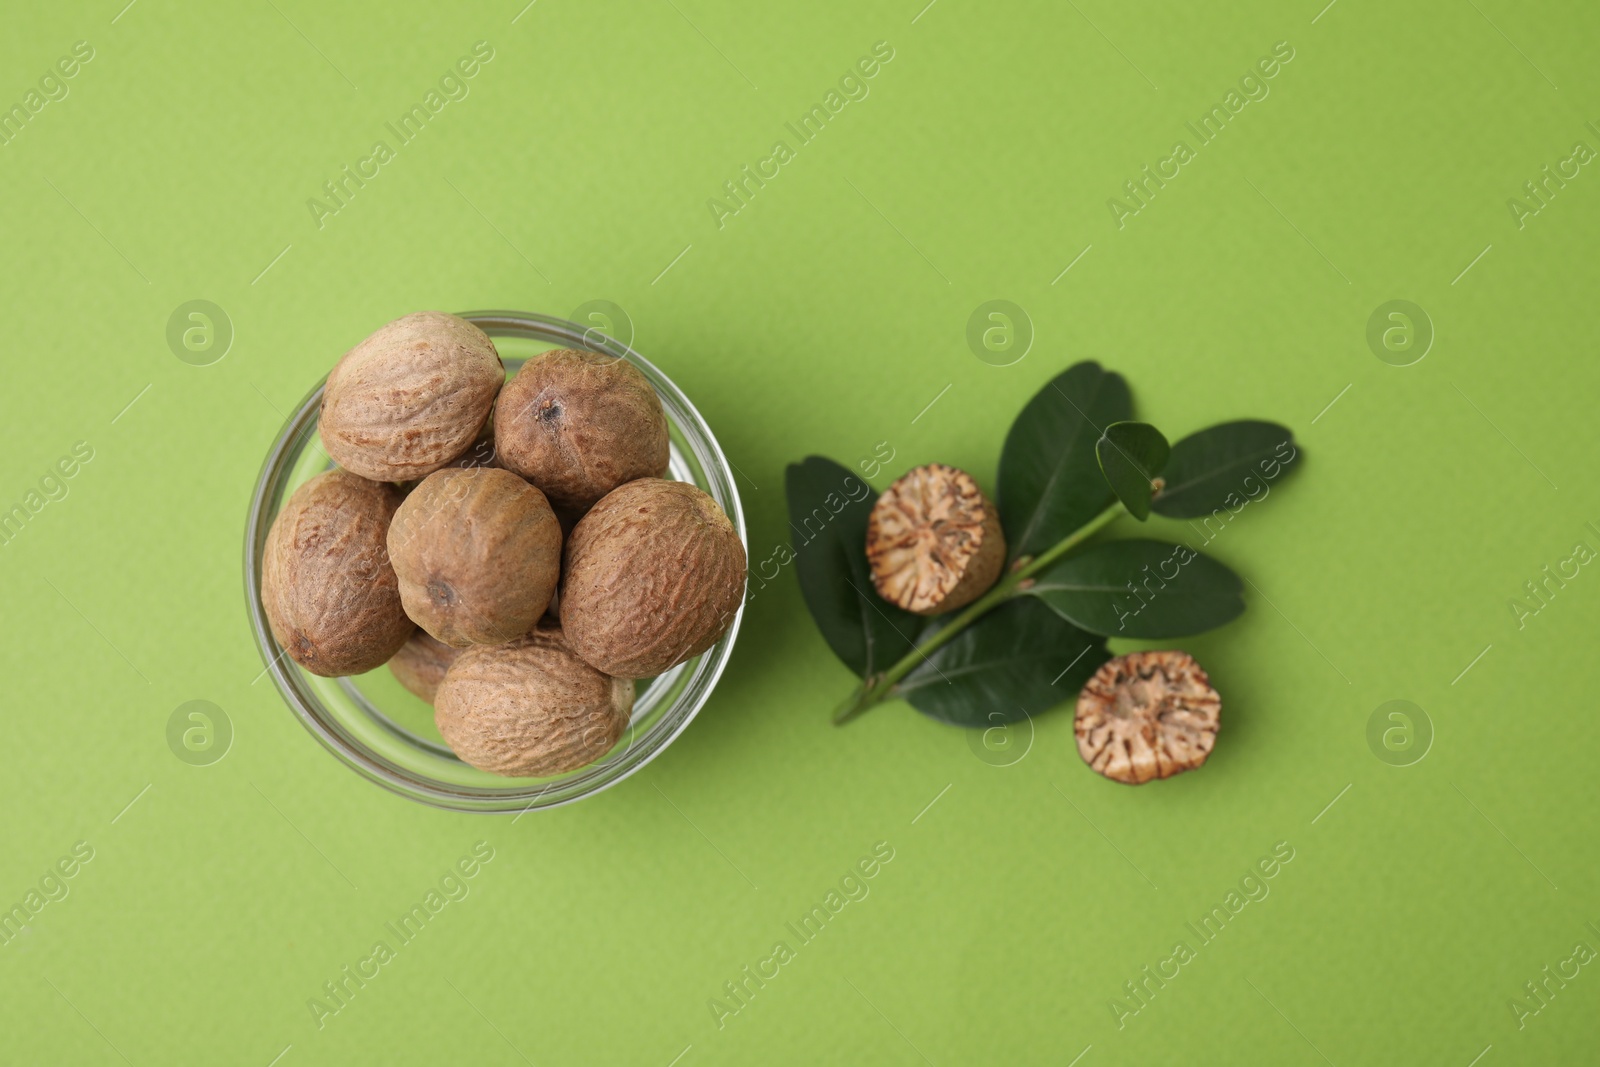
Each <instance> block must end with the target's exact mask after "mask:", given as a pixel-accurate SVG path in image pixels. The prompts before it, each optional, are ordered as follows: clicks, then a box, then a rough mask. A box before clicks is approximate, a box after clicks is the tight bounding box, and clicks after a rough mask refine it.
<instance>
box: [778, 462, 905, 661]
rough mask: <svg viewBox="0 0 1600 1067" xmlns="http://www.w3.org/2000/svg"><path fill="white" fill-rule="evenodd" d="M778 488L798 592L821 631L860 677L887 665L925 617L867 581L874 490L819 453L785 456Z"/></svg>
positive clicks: (897, 658) (902, 650)
mask: <svg viewBox="0 0 1600 1067" xmlns="http://www.w3.org/2000/svg"><path fill="white" fill-rule="evenodd" d="M784 490H785V493H786V495H787V497H788V501H789V530H790V534H791V537H792V540H793V542H794V552H795V573H796V574H797V575H798V576H799V579H800V593H801V595H802V596H804V597H805V602H806V607H807V608H808V609H810V611H811V617H812V618H813V619H815V620H816V623H817V629H819V630H821V631H822V637H823V639H824V640H825V641H827V642H828V647H829V648H831V649H833V654H834V655H836V656H838V657H839V658H840V659H841V660H843V661H844V664H845V666H847V667H849V668H850V669H851V670H853V671H855V672H856V674H858V675H861V676H862V677H867V676H869V675H872V674H876V673H878V672H879V671H882V670H885V669H886V668H888V667H890V666H892V665H893V664H894V663H895V662H896V661H897V660H899V659H900V658H901V657H902V656H904V655H905V654H906V653H908V652H910V651H911V649H912V645H913V642H914V641H915V640H916V635H917V631H918V630H920V629H921V628H922V627H923V625H924V620H923V619H922V618H920V617H918V616H916V615H913V614H911V613H910V612H908V611H903V610H901V609H900V608H897V607H895V606H894V605H893V604H890V603H889V602H888V601H886V600H884V599H883V598H882V597H880V596H879V595H878V593H877V590H875V589H874V588H873V586H872V572H871V570H870V569H869V568H868V566H867V514H868V513H869V512H871V510H872V505H873V502H874V501H876V500H877V499H878V494H877V493H876V492H875V491H874V490H873V488H872V487H871V486H870V485H868V484H867V483H866V482H865V481H863V480H862V479H861V478H859V477H857V476H856V474H855V473H854V472H853V471H851V470H850V469H849V468H847V467H841V466H840V465H839V464H837V463H835V462H833V461H832V460H831V459H824V458H823V457H821V456H808V457H806V459H805V460H804V461H803V462H801V463H791V464H789V467H788V470H787V471H786V473H785V476H784Z"/></svg>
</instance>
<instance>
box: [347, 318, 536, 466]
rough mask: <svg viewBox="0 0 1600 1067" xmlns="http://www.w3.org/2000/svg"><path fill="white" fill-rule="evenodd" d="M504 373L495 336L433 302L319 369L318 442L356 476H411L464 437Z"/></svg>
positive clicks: (438, 461)
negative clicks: (326, 370)
mask: <svg viewBox="0 0 1600 1067" xmlns="http://www.w3.org/2000/svg"><path fill="white" fill-rule="evenodd" d="M504 381H505V366H504V365H503V364H502V363H501V362H500V355H499V353H498V352H496V351H495V347H494V342H492V341H490V340H489V336H488V334H486V333H484V332H483V331H482V330H480V329H478V328H477V327H476V326H474V325H473V324H472V323H470V322H468V321H467V320H465V319H462V318H457V317H456V316H454V315H447V314H445V313H444V312H442V311H419V312H417V313H416V314H414V315H407V316H406V317H405V318H403V319H396V320H395V321H394V322H391V323H389V324H388V325H387V326H384V327H383V328H381V329H380V330H378V331H377V332H376V333H374V334H373V335H372V336H371V337H368V338H367V339H366V340H365V341H362V342H361V343H360V344H358V345H356V346H355V347H354V348H352V349H351V350H350V351H348V352H346V353H345V354H344V358H342V359H340V360H339V362H338V364H337V365H336V366H335V367H334V368H333V372H332V373H330V374H329V375H328V382H327V385H326V386H325V387H324V389H323V393H322V411H321V415H320V418H319V420H318V430H319V432H320V433H321V434H322V444H323V447H324V448H326V449H327V450H328V455H329V456H331V457H332V458H333V461H334V462H335V463H337V464H339V465H340V466H341V467H344V468H346V469H347V470H350V471H352V472H353V473H356V474H359V475H361V476H362V477H364V478H371V479H373V480H374V481H382V482H403V481H407V480H408V479H412V478H420V477H422V476H423V475H425V474H429V473H431V472H433V471H436V470H438V469H439V468H441V467H443V466H444V465H445V464H447V463H449V462H450V461H452V460H454V459H455V458H456V457H458V456H460V455H461V454H462V453H463V452H465V451H466V450H467V448H468V447H469V446H471V445H472V443H473V440H474V438H476V437H477V435H478V431H479V430H481V429H482V428H483V426H484V423H485V422H486V421H487V420H488V418H489V413H490V411H492V410H493V408H494V398H495V395H496V393H498V392H499V390H500V386H501V384H502V383H503V382H504Z"/></svg>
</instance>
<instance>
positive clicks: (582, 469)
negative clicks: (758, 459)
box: [494, 348, 669, 511]
mask: <svg viewBox="0 0 1600 1067" xmlns="http://www.w3.org/2000/svg"><path fill="white" fill-rule="evenodd" d="M494 424H495V449H496V452H497V454H498V455H499V457H500V462H501V464H502V465H504V466H505V467H506V469H508V470H513V471H516V472H517V473H518V474H520V475H522V476H523V477H524V478H526V479H528V480H529V481H530V482H532V483H533V484H534V485H537V486H538V487H539V488H540V489H542V490H543V491H544V494H545V495H546V496H548V497H549V498H550V502H551V503H552V504H554V505H555V506H556V507H558V508H565V509H570V510H579V511H581V510H583V509H584V508H587V507H589V506H590V505H592V504H594V503H595V501H597V500H599V499H600V498H601V497H603V496H605V495H606V494H607V493H609V492H611V490H613V489H615V488H616V487H617V486H619V485H621V484H622V483H624V482H629V481H632V480H633V479H635V478H651V477H660V476H661V475H663V474H665V473H666V472H667V463H668V459H669V447H668V439H667V417H666V415H665V413H663V411H662V410H661V398H660V397H658V396H657V395H656V391H655V389H654V387H652V386H651V384H650V382H649V380H648V379H647V378H645V376H644V374H643V373H642V372H641V371H640V370H639V368H637V367H635V366H634V365H633V364H632V363H629V362H628V361H627V360H625V359H617V358H615V357H613V356H606V355H601V354H599V353H596V352H583V351H579V350H577V349H571V348H563V349H555V350H552V351H549V352H541V353H540V354H539V355H537V356H534V357H533V358H532V359H530V360H528V361H527V362H526V363H524V364H523V365H522V369H521V370H519V371H517V373H516V374H515V375H514V376H513V377H512V379H511V380H510V381H509V382H507V383H506V385H505V388H504V389H502V390H501V391H500V399H499V400H498V401H496V402H495V422H494Z"/></svg>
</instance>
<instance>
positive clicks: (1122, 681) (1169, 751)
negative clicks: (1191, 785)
mask: <svg viewBox="0 0 1600 1067" xmlns="http://www.w3.org/2000/svg"><path fill="white" fill-rule="evenodd" d="M1221 716H1222V698H1221V697H1219V696H1218V695H1217V691H1216V690H1215V689H1213V688H1212V687H1211V679H1210V678H1208V677H1207V676H1206V672H1205V670H1204V669H1203V668H1201V666H1200V664H1198V663H1196V662H1195V660H1194V657H1193V656H1190V655H1189V654H1188V653H1187V652H1130V653H1129V654H1128V655H1126V656H1118V657H1116V658H1115V659H1112V660H1108V661H1107V662H1106V663H1104V664H1102V665H1101V667H1100V669H1099V670H1098V671H1096V672H1095V674H1094V677H1092V678H1090V679H1089V681H1088V684H1086V685H1085V686H1084V687H1083V691H1082V692H1080V693H1079V694H1078V713H1077V716H1076V718H1075V719H1074V720H1073V732H1074V733H1076V734H1077V737H1078V755H1080V756H1082V757H1083V761H1084V762H1085V763H1087V764H1088V765H1089V766H1090V768H1092V769H1093V770H1094V771H1096V772H1097V773H1099V774H1103V775H1105V776H1106V777H1107V778H1110V779H1112V780H1113V781H1117V782H1125V783H1127V784H1128V785H1141V784H1143V783H1145V782H1148V781H1150V780H1151V779H1152V778H1170V777H1171V776H1172V775H1174V774H1179V773H1182V772H1183V771H1189V770H1193V769H1194V768H1196V767H1199V766H1200V765H1201V764H1203V763H1205V761H1206V758H1207V757H1209V756H1210V755H1211V749H1212V746H1213V745H1215V744H1216V742H1217V728H1218V726H1219V725H1220V724H1221Z"/></svg>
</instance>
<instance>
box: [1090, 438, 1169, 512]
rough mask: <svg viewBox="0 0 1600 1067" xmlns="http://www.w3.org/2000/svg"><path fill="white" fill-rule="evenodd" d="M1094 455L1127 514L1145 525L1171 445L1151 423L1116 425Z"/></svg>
mask: <svg viewBox="0 0 1600 1067" xmlns="http://www.w3.org/2000/svg"><path fill="white" fill-rule="evenodd" d="M1094 454H1095V455H1096V456H1097V457H1099V460H1100V470H1101V472H1102V473H1104V474H1105V476H1106V482H1107V484H1109V485H1110V486H1111V491H1112V492H1114V493H1116V494H1117V499H1118V500H1120V501H1122V504H1123V506H1124V507H1126V508H1127V509H1128V514H1129V515H1132V516H1133V517H1134V518H1136V519H1138V520H1139V521H1140V522H1143V521H1144V520H1145V519H1148V518H1149V517H1150V494H1151V492H1152V491H1153V490H1154V489H1155V480H1156V475H1158V474H1160V473H1161V471H1162V468H1164V467H1165V466H1166V465H1167V457H1168V456H1169V455H1171V454H1172V446H1171V445H1169V444H1167V439H1166V438H1165V437H1163V436H1161V431H1160V430H1158V429H1156V428H1155V427H1154V426H1151V425H1150V424H1149V423H1148V422H1114V423H1112V424H1111V425H1110V426H1107V427H1106V429H1105V433H1103V434H1101V435H1100V440H1099V441H1096V442H1095V446H1094Z"/></svg>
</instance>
